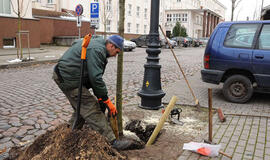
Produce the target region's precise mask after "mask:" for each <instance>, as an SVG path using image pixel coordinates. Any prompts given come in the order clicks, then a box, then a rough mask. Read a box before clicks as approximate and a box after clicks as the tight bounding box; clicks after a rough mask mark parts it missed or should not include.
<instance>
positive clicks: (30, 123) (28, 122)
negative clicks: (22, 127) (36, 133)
mask: <svg viewBox="0 0 270 160" xmlns="http://www.w3.org/2000/svg"><path fill="white" fill-rule="evenodd" d="M22 123H23V124H26V125H34V124H35V122H34V121H33V120H29V119H26V120H23V121H22Z"/></svg>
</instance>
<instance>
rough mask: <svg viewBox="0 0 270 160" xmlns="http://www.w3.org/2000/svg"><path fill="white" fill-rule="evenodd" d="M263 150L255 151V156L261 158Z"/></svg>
mask: <svg viewBox="0 0 270 160" xmlns="http://www.w3.org/2000/svg"><path fill="white" fill-rule="evenodd" d="M263 154H264V150H263V149H256V150H255V156H256V157H263Z"/></svg>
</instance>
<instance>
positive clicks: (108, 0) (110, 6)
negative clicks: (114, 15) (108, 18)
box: [106, 0, 112, 12]
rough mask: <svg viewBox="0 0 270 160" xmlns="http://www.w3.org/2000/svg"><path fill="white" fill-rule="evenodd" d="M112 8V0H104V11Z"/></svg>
mask: <svg viewBox="0 0 270 160" xmlns="http://www.w3.org/2000/svg"><path fill="white" fill-rule="evenodd" d="M111 10H112V0H107V2H106V11H107V12H110V11H111Z"/></svg>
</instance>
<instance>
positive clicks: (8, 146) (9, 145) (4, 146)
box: [0, 141, 14, 149]
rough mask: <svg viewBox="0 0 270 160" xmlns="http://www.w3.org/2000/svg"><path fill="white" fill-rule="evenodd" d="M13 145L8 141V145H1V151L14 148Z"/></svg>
mask: <svg viewBox="0 0 270 160" xmlns="http://www.w3.org/2000/svg"><path fill="white" fill-rule="evenodd" d="M13 145H14V144H13V143H12V142H11V141H8V142H6V143H2V144H1V145H0V149H4V148H11V147H13Z"/></svg>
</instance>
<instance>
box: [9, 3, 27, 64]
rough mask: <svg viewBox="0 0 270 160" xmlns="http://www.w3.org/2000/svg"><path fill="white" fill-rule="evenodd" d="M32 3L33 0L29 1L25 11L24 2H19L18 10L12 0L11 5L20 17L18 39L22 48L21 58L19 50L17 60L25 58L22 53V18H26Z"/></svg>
mask: <svg viewBox="0 0 270 160" xmlns="http://www.w3.org/2000/svg"><path fill="white" fill-rule="evenodd" d="M30 2H31V0H28V3H27V7H26V9H25V10H24V7H23V4H24V0H17V6H18V8H17V9H15V7H14V4H13V3H12V0H10V4H11V6H12V10H13V12H14V13H15V14H16V15H17V16H18V36H19V37H18V38H19V39H18V43H19V47H20V57H19V52H18V50H17V58H20V59H22V58H23V53H22V39H21V34H20V32H21V30H22V18H23V17H25V15H26V12H27V10H28V6H29V3H30ZM17 48H18V47H17Z"/></svg>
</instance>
